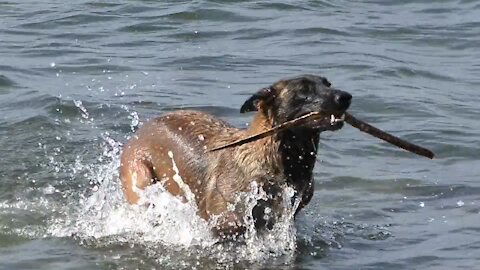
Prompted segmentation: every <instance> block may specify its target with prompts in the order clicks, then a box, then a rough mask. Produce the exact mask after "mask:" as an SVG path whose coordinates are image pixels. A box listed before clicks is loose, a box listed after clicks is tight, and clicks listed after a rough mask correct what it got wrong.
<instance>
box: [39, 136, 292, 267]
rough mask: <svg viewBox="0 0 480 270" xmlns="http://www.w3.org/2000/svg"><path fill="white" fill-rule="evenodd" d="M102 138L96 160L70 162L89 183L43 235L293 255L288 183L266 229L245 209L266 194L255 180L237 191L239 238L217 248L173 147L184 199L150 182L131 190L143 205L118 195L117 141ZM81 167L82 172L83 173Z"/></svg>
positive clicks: (235, 254)
mask: <svg viewBox="0 0 480 270" xmlns="http://www.w3.org/2000/svg"><path fill="white" fill-rule="evenodd" d="M103 137H104V138H103V139H104V149H103V153H102V154H101V156H99V157H98V159H97V160H98V163H95V164H83V163H82V159H81V157H78V158H77V160H76V162H75V164H71V167H72V168H71V170H70V172H71V173H73V174H75V175H76V176H81V175H82V176H83V175H85V176H84V177H85V183H93V184H92V185H88V186H89V188H88V189H87V190H86V191H85V195H80V196H79V199H78V201H75V202H72V203H71V204H69V205H68V206H67V208H68V209H69V210H68V211H65V213H66V214H65V216H63V217H61V218H54V219H52V220H51V222H50V224H49V227H48V230H47V231H48V233H47V234H48V235H51V236H58V237H68V236H71V235H75V236H76V237H78V238H80V239H94V240H93V241H97V242H99V243H102V242H105V241H113V242H128V243H140V244H141V245H142V246H145V247H152V250H155V247H156V246H157V245H158V244H159V243H160V244H165V245H166V246H169V247H181V248H185V249H187V250H188V249H189V248H192V247H202V249H203V248H206V249H210V250H214V252H213V254H215V255H214V256H215V258H217V259H218V260H226V261H229V260H232V261H236V260H248V261H258V260H264V259H266V258H269V257H271V256H280V255H287V256H293V254H294V251H295V243H296V231H295V227H294V223H293V214H294V213H295V210H296V208H297V207H298V202H297V203H295V204H294V205H293V206H292V204H291V198H292V196H293V190H292V189H291V188H285V189H284V191H283V200H284V202H283V203H284V209H285V212H284V213H283V215H282V217H281V220H279V221H278V222H277V223H276V224H275V225H274V227H273V229H272V230H271V231H268V232H264V233H258V232H257V231H256V229H255V226H254V224H253V219H252V217H251V211H252V209H253V207H254V206H255V205H256V203H257V201H258V200H259V199H262V198H265V196H266V194H265V192H263V190H262V189H261V188H260V187H258V185H256V183H252V187H251V191H249V192H244V193H240V194H239V197H238V198H239V200H245V202H246V205H247V207H246V209H245V211H246V213H249V214H248V215H245V219H244V222H245V224H246V225H247V233H246V235H245V242H244V243H243V244H239V245H236V246H235V248H234V250H230V249H228V248H225V249H223V248H219V247H218V245H215V244H216V243H217V242H218V239H216V238H214V237H213V236H212V233H211V223H209V222H206V221H205V220H203V219H201V218H200V217H199V216H198V215H197V206H196V204H195V200H194V195H193V193H192V192H191V191H190V189H189V188H188V186H187V185H186V184H185V183H184V181H183V179H182V177H181V171H180V170H179V168H178V166H177V164H176V162H175V158H174V154H173V152H171V151H169V152H168V156H169V157H170V159H171V161H172V169H173V171H174V172H175V175H174V177H173V179H174V180H175V181H176V182H177V183H178V184H179V186H180V187H181V188H182V190H183V192H184V194H185V197H186V198H187V202H186V203H185V202H182V200H181V199H180V198H177V197H174V196H172V195H171V194H170V193H168V192H166V191H165V190H164V188H163V187H162V186H161V185H152V186H149V187H147V188H146V189H145V190H135V192H137V193H138V194H139V196H140V198H141V199H142V200H144V201H148V202H150V203H151V204H149V205H150V206H149V207H146V206H144V205H129V204H127V203H126V201H125V199H124V197H123V193H122V190H121V186H120V182H119V179H118V169H119V166H120V159H119V157H120V152H121V143H119V142H117V141H116V140H114V139H113V138H111V136H110V135H109V134H108V133H105V134H104V135H103ZM86 171H87V172H88V173H85V172H86ZM92 187H94V188H93V190H92ZM78 192H81V191H80V190H79V191H78ZM107 239H108V240H107ZM108 243H110V242H108ZM108 243H107V244H108ZM220 246H222V245H220ZM219 249H221V250H220V251H219ZM210 255H211V254H210ZM152 256H158V254H157V255H155V254H154V255H152Z"/></svg>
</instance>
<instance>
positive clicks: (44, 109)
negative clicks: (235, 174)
mask: <svg viewBox="0 0 480 270" xmlns="http://www.w3.org/2000/svg"><path fill="white" fill-rule="evenodd" d="M479 18H480V2H479V1H468V0H458V1H454V0H438V1H283V2H271V1H192V2H190V1H168V2H167V1H129V2H125V3H122V2H118V1H75V3H73V2H72V3H66V2H64V1H54V0H50V1H46V0H43V1H20V2H18V3H16V2H9V1H1V2H0V60H1V62H0V115H1V117H0V145H1V158H0V183H1V185H0V269H134V268H139V269H179V268H185V269H191V268H196V269H215V268H220V269H223V268H249V269H264V268H267V269H268V268H281V269H300V268H303V269H318V268H322V269H417V268H418V269H420V268H421V269H461V268H463V269H475V268H478V265H479V263H480V259H479V258H480V238H479V234H480V225H479V224H480V184H479V181H478V179H479V178H478V176H479V175H480V171H479V167H480V166H479V165H480V162H479V160H480V155H479V153H480V146H479V141H480V140H479V138H480V123H479V122H478V120H477V116H478V115H479V114H480V106H479V105H478V104H479V102H480V96H479V95H478V94H477V92H478V90H479V88H480V80H479V79H478V74H479V72H480V65H479V64H478V63H480V53H479V52H478V47H479V44H480V19H479ZM303 73H313V74H320V75H324V76H326V77H328V78H329V79H330V80H331V81H332V82H333V84H334V85H335V86H336V87H338V88H340V89H343V90H346V91H348V92H350V93H352V94H353V96H354V100H353V104H352V107H351V110H350V111H351V112H352V113H353V114H354V115H356V116H357V117H359V118H361V119H365V120H368V121H369V122H370V123H372V124H374V125H376V126H378V127H381V128H382V129H384V130H387V131H389V132H392V133H394V134H396V135H399V136H401V137H402V138H405V139H408V140H411V141H413V142H416V143H419V144H422V145H425V146H428V147H429V148H431V149H433V150H434V152H435V153H436V154H437V158H436V159H435V160H433V161H431V160H427V159H424V158H421V157H417V156H414V155H412V154H409V153H406V152H402V151H400V150H397V149H394V148H393V147H391V146H389V145H387V144H386V143H383V142H380V141H378V140H376V139H374V138H372V137H369V136H366V135H364V134H362V133H360V132H359V131H357V130H354V129H353V128H351V127H345V128H343V129H342V130H340V131H338V132H335V133H325V134H322V138H321V151H320V156H319V163H318V164H317V167H316V168H315V177H316V188H315V189H316V190H315V195H314V198H313V200H312V202H311V203H310V204H309V206H308V207H307V208H306V209H305V211H303V214H302V215H301V216H300V217H299V218H298V220H297V221H296V223H295V225H294V227H293V225H292V224H291V223H289V222H288V221H285V222H284V223H282V224H281V226H279V228H278V230H277V231H276V232H274V233H273V234H272V235H270V236H268V237H266V238H263V239H260V238H259V236H258V235H255V234H254V232H252V234H251V235H250V238H249V239H247V241H246V244H245V245H241V246H239V245H236V244H235V243H231V244H225V245H219V244H216V243H215V239H212V238H210V237H209V234H208V229H207V228H206V225H205V224H204V222H203V221H202V220H200V219H196V218H192V217H194V215H193V214H192V212H193V211H194V209H193V208H192V207H191V206H188V205H182V204H180V203H178V202H177V201H175V200H176V199H175V198H171V197H169V196H168V195H167V194H164V193H161V191H160V190H151V191H150V192H151V194H152V196H153V197H154V198H155V199H156V200H158V201H157V202H158V203H159V205H162V206H164V208H161V207H159V209H157V210H152V209H149V210H148V211H145V210H144V209H136V208H135V207H131V206H126V205H125V203H124V202H123V201H122V197H121V194H120V191H119V185H118V182H117V181H116V180H117V177H118V172H117V167H118V163H119V161H118V156H119V151H120V149H121V144H122V143H124V142H126V140H127V138H128V137H129V136H131V135H132V134H133V130H135V129H136V127H137V126H138V125H140V124H141V123H142V122H144V121H145V120H147V119H149V118H151V117H154V116H156V115H159V114H161V113H163V112H166V111H170V110H174V109H178V108H194V109H198V110H202V111H206V112H210V113H212V114H215V115H217V116H219V117H221V118H223V119H226V120H227V121H229V122H231V123H233V124H234V125H236V126H239V127H243V126H245V124H246V123H247V122H248V121H249V120H250V119H251V115H242V114H239V113H238V111H239V108H240V106H241V104H242V102H243V101H244V100H245V99H246V98H248V95H249V94H251V93H253V92H254V91H256V90H257V89H259V88H261V87H263V86H267V85H269V84H270V83H272V82H274V81H276V80H278V79H280V78H285V77H291V76H295V75H298V74H303ZM180 174H181V172H180ZM155 194H156V195H155ZM179 232H182V233H179ZM269 237H270V238H269Z"/></svg>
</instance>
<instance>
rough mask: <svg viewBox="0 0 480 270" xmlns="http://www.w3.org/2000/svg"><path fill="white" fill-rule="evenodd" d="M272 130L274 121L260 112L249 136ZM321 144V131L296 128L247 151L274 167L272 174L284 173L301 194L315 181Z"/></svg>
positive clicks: (255, 144) (254, 145) (257, 143)
mask: <svg viewBox="0 0 480 270" xmlns="http://www.w3.org/2000/svg"><path fill="white" fill-rule="evenodd" d="M272 127H273V121H272V119H271V118H269V117H268V116H267V115H266V114H265V113H263V112H257V113H256V114H255V117H254V119H253V121H252V123H251V125H250V127H249V128H248V129H247V131H246V133H247V134H248V135H253V134H257V133H260V132H263V131H265V130H268V129H270V128H272ZM319 140H320V131H318V130H313V129H308V128H295V129H291V130H284V131H281V132H279V133H277V134H275V135H273V136H269V137H266V138H264V139H261V140H258V141H255V142H252V143H251V144H252V145H249V146H247V145H245V146H246V147H249V149H251V151H248V152H250V154H251V155H253V156H256V158H259V159H263V160H265V161H269V162H267V163H265V164H266V165H267V166H272V171H277V172H280V173H282V174H283V175H284V176H285V177H286V181H287V183H288V184H289V185H292V186H293V187H294V188H295V189H296V190H297V191H299V192H302V191H303V189H304V188H305V186H306V185H308V184H309V183H310V181H311V179H312V173H313V167H314V166H315V160H316V155H317V148H318V143H319ZM279 164H280V166H279Z"/></svg>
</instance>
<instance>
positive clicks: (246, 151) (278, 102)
mask: <svg viewBox="0 0 480 270" xmlns="http://www.w3.org/2000/svg"><path fill="white" fill-rule="evenodd" d="M326 83H328V81H326V79H324V78H322V77H317V76H305V77H299V78H294V79H291V80H288V81H286V80H282V81H279V82H277V83H276V84H274V85H273V86H271V87H270V88H268V89H267V90H268V91H266V90H265V89H262V90H261V91H259V93H257V94H256V95H254V96H252V98H250V99H249V100H247V102H246V103H245V104H244V107H242V112H245V111H249V110H257V111H258V112H257V113H256V115H255V117H254V119H253V121H252V123H251V124H250V127H249V128H248V129H245V130H240V129H237V128H234V127H232V126H231V125H229V124H228V123H226V122H224V121H222V120H220V119H218V118H216V117H214V116H212V115H209V114H206V113H203V112H197V111H175V112H171V113H168V114H165V115H163V116H161V117H158V118H155V119H152V120H150V121H149V122H147V123H146V124H144V125H143V126H142V127H141V128H140V129H139V130H138V132H137V133H136V134H135V135H134V137H133V138H132V139H131V140H130V141H129V142H128V143H127V144H126V145H125V146H124V149H123V153H122V156H121V167H120V178H121V181H122V186H123V191H124V194H125V197H126V199H127V201H128V202H129V203H131V204H136V203H138V202H139V194H138V192H139V190H142V189H144V188H145V187H147V186H148V185H151V184H155V183H160V184H162V185H163V186H164V187H165V189H166V190H167V191H168V192H170V193H171V194H173V195H175V196H179V197H180V198H181V199H182V200H184V201H186V200H188V199H190V200H192V199H193V200H195V202H196V204H197V206H198V214H199V215H200V216H201V217H202V218H204V219H206V220H210V219H211V218H212V217H216V218H218V222H217V223H216V226H215V229H214V231H215V232H216V233H219V234H222V235H224V234H226V235H230V234H236V233H241V232H242V231H243V230H244V229H245V228H244V226H243V225H244V224H243V222H244V219H243V218H244V215H245V213H244V209H243V207H244V205H243V204H242V202H240V203H236V207H235V208H233V209H232V207H231V205H234V204H235V202H236V199H237V196H238V194H239V193H240V192H248V191H249V190H250V186H251V183H252V182H253V181H255V182H256V183H257V184H258V185H259V186H261V187H262V188H263V190H265V192H266V193H267V195H268V199H267V200H265V201H262V202H260V203H259V204H258V207H256V208H254V210H253V212H254V213H253V216H254V219H255V224H256V226H257V227H259V228H260V227H265V226H267V227H271V225H272V224H273V222H275V218H276V217H275V216H273V217H272V218H271V219H264V218H263V216H264V210H265V207H269V208H271V209H272V211H273V212H274V213H275V214H277V213H280V212H281V209H279V207H280V202H281V200H282V198H281V194H280V191H281V189H282V187H285V186H286V185H289V186H292V187H293V188H294V189H295V191H296V194H295V196H296V197H298V198H300V200H301V205H300V207H299V209H298V210H300V209H301V208H302V207H303V206H305V205H306V204H308V202H309V201H310V199H311V197H312V194H313V177H312V170H313V166H314V163H315V157H316V153H317V145H318V140H319V139H318V138H319V134H320V132H321V131H323V130H324V129H323V126H321V127H314V128H299V129H296V130H293V131H291V132H290V131H286V132H281V133H279V134H275V135H273V136H271V137H266V138H263V139H260V140H257V141H254V142H251V143H248V144H244V145H241V146H238V147H234V148H226V149H223V150H219V151H216V152H208V151H206V150H207V149H211V148H214V147H217V146H221V145H223V144H226V143H229V142H232V141H236V140H238V139H241V138H244V137H246V136H248V135H252V134H256V133H259V132H262V131H265V130H267V129H269V128H271V127H272V126H274V125H276V124H279V122H282V121H283V122H284V121H286V120H289V118H292V117H293V116H291V115H289V114H291V112H290V111H292V110H294V109H295V110H297V108H293V107H292V106H291V105H289V104H290V103H288V102H290V100H288V99H293V98H294V97H296V95H297V94H298V93H297V94H296V93H295V91H298V92H299V93H300V91H303V90H302V89H303V88H305V87H307V88H308V87H310V86H311V84H314V86H315V87H316V89H317V88H318V89H319V90H316V91H313V90H312V91H313V92H312V93H310V95H313V96H315V98H318V99H319V100H321V101H322V102H320V103H319V102H317V103H315V104H316V105H315V106H317V105H318V109H317V110H324V109H325V108H327V107H328V106H330V105H331V104H329V103H331V102H332V100H331V98H330V96H332V95H337V96H338V93H345V92H342V91H339V90H335V89H332V88H330V85H329V83H328V84H326ZM290 88H293V89H290ZM296 88H298V89H300V90H298V89H296ZM291 92H292V93H291ZM325 93H327V94H328V97H324V96H321V95H320V94H325ZM327 94H326V95H327ZM320 96H321V97H320ZM350 98H351V96H350ZM287 101H288V102H287ZM327 103H328V104H327ZM292 104H293V103H292ZM348 104H349V103H348ZM308 105H309V106H310V105H311V104H308ZM327 105H328V106H327ZM289 106H290V107H292V108H290V107H289ZM304 107H307V106H306V105H304ZM346 107H348V105H347V106H346ZM346 107H345V108H343V107H342V109H341V110H338V111H342V110H343V111H344V110H346ZM295 113H297V112H296V111H295ZM340 127H341V126H339V127H337V128H340ZM169 152H170V153H169ZM169 155H173V159H172V158H171V156H169ZM173 162H175V164H176V166H177V167H178V170H179V175H180V176H181V178H182V180H183V181H184V183H181V182H180V183H179V182H177V181H176V180H175V179H174V175H175V174H176V172H175V171H174V169H173ZM183 184H185V185H187V186H188V188H189V189H190V190H191V192H192V193H193V195H194V198H188V197H187V196H186V194H185V187H182V185H183ZM229 205H230V207H229ZM298 210H297V211H298Z"/></svg>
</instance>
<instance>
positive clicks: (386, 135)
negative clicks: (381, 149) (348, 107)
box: [345, 112, 434, 159]
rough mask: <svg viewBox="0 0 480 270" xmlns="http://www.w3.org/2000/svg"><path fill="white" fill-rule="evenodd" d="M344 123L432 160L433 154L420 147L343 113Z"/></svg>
mask: <svg viewBox="0 0 480 270" xmlns="http://www.w3.org/2000/svg"><path fill="white" fill-rule="evenodd" d="M345 122H347V123H349V124H350V125H352V127H355V128H358V129H359V130H360V131H363V132H365V133H368V134H370V135H372V136H374V137H377V138H379V139H381V140H384V141H386V142H389V143H391V144H393V145H395V146H398V147H400V148H403V149H405V150H407V151H410V152H412V153H415V154H417V155H420V156H424V157H427V158H430V159H433V157H434V154H433V152H432V151H430V150H428V149H426V148H423V147H421V146H418V145H416V144H413V143H410V142H407V141H405V140H402V139H400V138H398V137H395V136H393V135H391V134H389V133H387V132H385V131H383V130H381V129H378V128H376V127H374V126H372V125H370V124H367V123H365V122H363V121H362V120H359V119H357V118H355V117H354V116H353V115H351V114H349V113H347V112H345Z"/></svg>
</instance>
